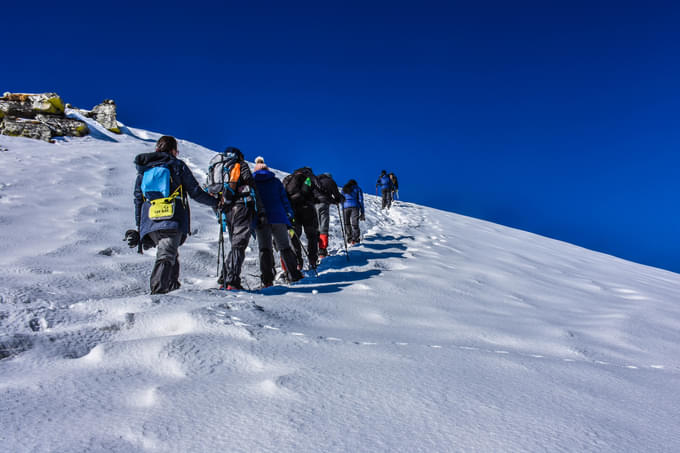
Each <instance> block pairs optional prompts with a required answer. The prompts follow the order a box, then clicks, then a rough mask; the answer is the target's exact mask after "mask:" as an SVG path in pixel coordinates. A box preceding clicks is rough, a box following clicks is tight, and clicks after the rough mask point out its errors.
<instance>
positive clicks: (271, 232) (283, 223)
mask: <svg viewBox="0 0 680 453" xmlns="http://www.w3.org/2000/svg"><path fill="white" fill-rule="evenodd" d="M253 179H254V180H255V185H256V187H257V193H258V195H259V196H260V200H261V201H262V205H263V207H264V210H265V212H266V213H267V216H266V222H261V223H258V225H257V228H256V230H255V233H256V235H257V245H258V248H259V251H260V253H259V254H260V273H261V276H260V279H261V281H262V286H263V287H265V288H266V287H269V286H272V285H273V284H274V277H275V275H276V273H275V271H274V270H275V264H274V251H273V250H272V237H273V239H274V244H275V245H276V248H277V249H278V251H279V253H280V255H281V264H282V265H283V270H284V271H285V272H286V275H287V277H288V281H289V282H296V281H298V280H300V279H301V278H302V277H303V275H302V273H301V272H300V271H299V270H298V269H297V258H296V255H295V252H294V251H293V249H292V248H291V245H290V239H289V237H288V229H289V228H291V226H292V224H291V219H294V214H293V208H292V207H291V205H290V202H289V201H288V195H287V194H286V189H284V187H283V184H282V183H281V181H280V180H279V178H277V177H276V176H275V175H274V173H272V172H271V171H270V170H269V167H267V164H265V162H264V158H262V157H257V158H256V159H255V172H254V173H253Z"/></svg>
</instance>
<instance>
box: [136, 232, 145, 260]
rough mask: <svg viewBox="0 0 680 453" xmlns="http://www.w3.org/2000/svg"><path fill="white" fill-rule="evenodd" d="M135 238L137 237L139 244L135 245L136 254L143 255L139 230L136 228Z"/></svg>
mask: <svg viewBox="0 0 680 453" xmlns="http://www.w3.org/2000/svg"><path fill="white" fill-rule="evenodd" d="M137 237H139V244H137V253H139V254H140V255H144V251H143V250H142V249H143V247H142V238H141V237H140V236H139V228H137Z"/></svg>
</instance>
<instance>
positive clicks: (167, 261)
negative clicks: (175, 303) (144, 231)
mask: <svg viewBox="0 0 680 453" xmlns="http://www.w3.org/2000/svg"><path fill="white" fill-rule="evenodd" d="M182 236H183V235H182V234H181V233H178V232H176V231H174V230H160V231H152V232H151V233H149V238H151V240H152V241H153V243H154V245H155V246H156V263H155V264H154V266H153V271H151V281H150V287H151V294H165V293H168V292H170V291H174V290H176V289H178V288H179V287H180V283H179V246H180V244H181V243H182Z"/></svg>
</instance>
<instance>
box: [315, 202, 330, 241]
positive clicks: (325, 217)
mask: <svg viewBox="0 0 680 453" xmlns="http://www.w3.org/2000/svg"><path fill="white" fill-rule="evenodd" d="M314 207H315V208H316V213H317V215H318V216H319V234H326V235H327V234H328V226H329V224H330V218H331V216H330V205H329V204H328V203H317V204H315V205H314Z"/></svg>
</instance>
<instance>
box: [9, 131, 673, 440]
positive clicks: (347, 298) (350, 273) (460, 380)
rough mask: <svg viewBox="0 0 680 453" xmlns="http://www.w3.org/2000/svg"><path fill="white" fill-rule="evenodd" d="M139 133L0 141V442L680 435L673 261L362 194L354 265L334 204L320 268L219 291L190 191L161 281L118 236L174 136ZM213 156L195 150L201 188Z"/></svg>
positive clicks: (202, 219) (203, 211)
mask: <svg viewBox="0 0 680 453" xmlns="http://www.w3.org/2000/svg"><path fill="white" fill-rule="evenodd" d="M122 130H123V131H124V132H125V134H124V135H122V136H116V137H115V139H116V140H117V141H116V142H113V141H110V140H98V139H94V138H92V137H89V138H84V139H77V140H69V141H60V142H58V143H57V144H55V145H50V144H46V143H41V142H35V141H31V140H25V139H20V138H6V137H3V138H0V149H5V148H6V149H7V150H8V151H6V152H5V151H3V152H2V153H0V181H2V183H1V184H0V226H1V227H0V297H1V300H0V426H1V427H2V429H1V430H0V445H2V448H1V450H2V451H8V452H34V451H40V452H66V451H68V452H80V451H83V452H84V451H87V452H138V451H157V452H194V451H196V452H198V451H229V452H232V451H234V452H259V451H272V452H287V451H291V452H292V451H295V452H299V451H305V452H306V451H309V452H319V451H324V452H325V451H330V452H335V451H338V452H340V451H371V452H377V451H379V452H394V451H408V452H418V451H426V452H432V451H437V452H439V451H551V452H552V451H577V452H581V451H611V452H619V451H646V452H648V451H653V452H660V451H677V450H680V436H679V435H678V434H677V426H678V425H679V424H680V416H679V415H678V414H679V413H680V412H678V410H677V408H678V407H679V405H680V404H679V403H680V397H679V396H678V392H677V389H678V388H680V363H679V362H680V309H679V308H678V304H677V295H678V294H680V277H679V276H678V275H677V274H673V273H670V272H666V271H663V270H659V269H654V268H650V267H645V266H641V265H638V264H634V263H630V262H626V261H623V260H620V259H617V258H614V257H611V256H606V255H603V254H599V253H595V252H591V251H588V250H585V249H582V248H578V247H575V246H573V245H569V244H566V243H562V242H558V241H554V240H551V239H547V238H543V237H540V236H536V235H533V234H530V233H526V232H522V231H518V230H514V229H511V228H506V227H503V226H499V225H495V224H491V223H488V222H484V221H480V220H476V219H472V218H467V217H463V216H459V215H456V214H453V213H447V212H443V211H437V210H434V209H430V208H426V207H422V206H417V205H413V204H410V203H406V202H397V203H396V204H395V206H394V207H393V209H392V210H391V211H389V212H384V211H380V206H379V200H378V199H376V198H375V197H372V196H367V215H366V217H367V221H366V222H363V223H362V229H363V232H364V238H363V241H362V243H361V245H359V246H356V247H352V248H350V250H349V257H350V260H349V261H348V260H347V259H346V256H345V251H344V246H343V244H342V242H341V233H340V227H339V224H338V219H337V211H336V210H334V209H332V210H331V214H332V219H331V244H330V251H331V256H329V257H328V258H326V259H325V260H324V261H323V262H322V263H321V265H320V267H319V276H318V277H314V276H312V275H311V274H310V275H308V277H307V278H305V279H304V280H302V281H301V282H299V283H298V284H295V285H283V284H280V285H277V286H274V287H272V288H268V289H265V290H262V291H250V292H248V291H244V292H235V293H234V292H224V291H219V290H217V289H216V287H217V284H216V281H215V280H216V275H215V273H216V262H217V255H216V253H217V235H218V231H219V228H218V225H217V222H216V221H215V219H214V215H213V214H212V212H211V211H210V210H209V209H207V208H205V207H204V206H201V205H198V204H196V203H194V204H192V214H193V217H192V230H193V235H192V236H191V237H190V238H189V239H188V240H187V242H186V244H185V245H184V246H182V248H181V249H180V261H181V263H182V276H181V281H182V288H181V289H180V290H178V291H176V292H173V293H171V294H168V295H164V296H150V295H148V278H149V274H150V272H151V268H152V265H153V261H154V251H153V250H149V251H147V252H146V253H145V254H144V255H138V254H137V253H136V252H135V251H134V250H130V249H128V248H127V247H126V246H125V243H124V242H123V241H122V236H123V232H124V231H125V230H126V229H128V228H132V227H133V226H134V215H133V203H132V188H133V183H134V177H135V169H134V166H133V164H132V160H133V158H134V156H135V155H136V154H137V153H140V152H146V151H151V150H152V149H153V144H154V140H155V139H157V138H158V136H159V134H154V133H151V132H147V131H142V130H137V129H132V128H127V127H123V128H122ZM102 133H103V132H102ZM244 151H245V152H246V154H247V155H248V156H249V157H252V156H255V155H257V154H262V155H264V156H265V157H267V152H266V150H257V151H256V150H247V149H246V150H244ZM211 155H212V152H211V151H209V150H207V149H205V148H202V147H200V146H198V145H194V144H191V143H188V142H184V141H180V157H181V158H182V159H184V160H185V161H186V162H187V163H188V164H189V165H190V168H192V170H193V171H194V173H195V174H196V175H197V176H199V179H201V178H202V177H203V171H204V169H205V168H206V166H207V162H208V161H209V159H210V157H211ZM323 170H331V171H332V169H323ZM247 256H248V258H247V260H246V265H245V267H244V272H243V275H244V277H245V281H246V284H247V286H248V287H250V288H253V289H254V288H256V287H258V286H259V279H258V274H259V271H258V266H257V259H256V257H257V246H256V244H252V247H251V249H249V250H248V252H247Z"/></svg>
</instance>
